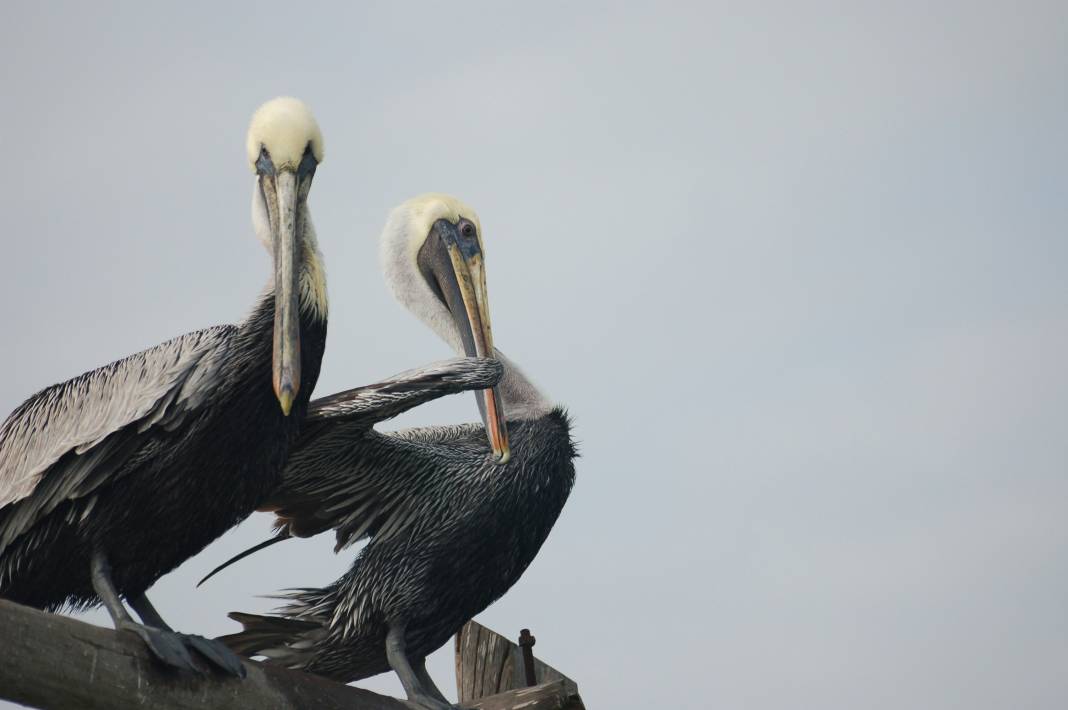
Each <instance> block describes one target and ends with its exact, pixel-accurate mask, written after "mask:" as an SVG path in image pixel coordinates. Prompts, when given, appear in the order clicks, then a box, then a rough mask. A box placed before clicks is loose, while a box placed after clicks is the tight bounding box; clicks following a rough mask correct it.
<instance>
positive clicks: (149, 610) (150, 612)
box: [126, 594, 174, 631]
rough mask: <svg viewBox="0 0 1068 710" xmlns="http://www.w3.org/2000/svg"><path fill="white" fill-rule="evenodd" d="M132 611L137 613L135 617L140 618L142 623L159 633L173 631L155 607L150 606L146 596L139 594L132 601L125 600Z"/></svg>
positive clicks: (150, 603)
mask: <svg viewBox="0 0 1068 710" xmlns="http://www.w3.org/2000/svg"><path fill="white" fill-rule="evenodd" d="M126 601H128V602H129V603H130V606H131V607H133V610H134V611H136V612H137V615H138V616H140V617H141V621H142V622H143V623H146V624H148V625H149V626H154V627H156V628H157V629H160V630H161V631H174V629H172V628H171V627H170V625H169V624H168V623H167V622H166V621H164V620H163V617H162V616H160V615H159V612H158V611H156V607H154V606H152V602H150V601H149V600H148V596H147V595H145V594H140V595H138V596H136V597H134V598H133V599H127V600H126Z"/></svg>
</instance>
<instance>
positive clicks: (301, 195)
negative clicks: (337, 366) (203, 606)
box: [0, 98, 327, 675]
mask: <svg viewBox="0 0 1068 710" xmlns="http://www.w3.org/2000/svg"><path fill="white" fill-rule="evenodd" d="M247 148H248V160H249V165H250V166H251V168H252V170H253V172H254V173H255V174H256V178H255V185H254V188H253V204H252V216H253V222H254V224H255V230H256V233H257V235H258V237H259V238H260V240H261V241H262V242H263V243H264V245H265V246H266V247H267V249H268V251H269V252H270V253H271V255H272V257H273V259H274V279H273V285H270V286H269V287H268V288H267V289H266V291H265V292H264V294H263V295H262V296H261V297H260V299H259V300H258V302H257V303H256V305H255V306H254V307H253V309H252V312H251V313H250V314H249V316H248V317H247V318H246V319H245V320H244V321H243V322H241V323H239V324H237V325H222V326H216V327H213V328H207V329H205V330H199V331H196V332H193V333H188V334H186V335H183V336H180V337H178V338H175V339H173V340H169V341H167V342H165V343H163V344H162V345H158V346H156V347H154V348H150V349H148V350H145V351H143V352H140V353H137V354H135V355H131V356H129V357H127V358H124V359H122V360H118V361H116V362H113V363H111V364H110V365H105V366H104V367H101V368H98V369H96V370H92V371H90V372H86V373H85V374H83V375H80V376H78V377H75V378H74V379H71V380H68V381H66V382H63V383H60V384H57V385H53V386H51V387H48V388H46V389H44V390H41V391H40V392H38V393H37V394H35V395H33V396H32V397H30V398H29V399H28V400H26V401H25V402H24V403H23V404H22V405H21V406H19V407H18V409H16V410H15V411H14V412H13V413H12V414H11V416H9V417H8V418H7V420H6V421H5V422H4V423H3V425H0V596H3V597H7V598H8V599H12V600H14V601H17V602H20V603H23V604H29V605H32V606H35V607H39V608H43V609H48V610H56V609H59V608H62V607H64V606H67V607H70V608H73V609H79V608H86V607H90V606H95V605H97V604H100V603H103V604H104V606H105V607H107V610H108V612H109V613H110V615H111V617H112V620H113V622H114V624H115V627H116V628H118V629H125V630H129V631H132V632H134V633H136V634H138V635H139V636H140V637H141V638H142V639H143V640H144V641H145V642H146V643H147V644H148V646H149V647H150V648H151V649H152V651H153V652H154V653H155V654H156V656H157V657H159V658H160V659H161V660H162V661H163V662H165V663H167V664H170V665H172V666H176V667H179V668H186V669H196V668H197V667H196V666H195V665H194V664H193V661H192V657H191V655H190V653H189V650H188V648H193V649H196V650H197V651H198V652H200V654H201V655H203V656H204V657H206V658H207V659H208V660H209V661H211V662H212V663H214V664H215V665H216V666H218V667H220V668H222V669H223V670H225V671H228V672H230V673H233V674H236V675H243V674H244V669H243V667H242V666H241V663H240V660H239V659H238V658H237V657H236V656H235V655H234V654H233V653H232V652H230V651H229V650H228V649H226V648H225V647H224V646H222V644H219V643H217V642H213V641H208V640H207V639H204V638H201V637H198V636H189V635H185V634H177V633H175V632H173V631H171V629H170V628H169V627H168V626H167V625H166V623H165V622H164V621H163V619H161V618H160V616H159V614H158V613H157V612H156V610H155V609H154V608H153V607H152V604H151V603H150V602H149V600H148V598H147V597H146V596H145V590H146V589H147V588H148V587H149V586H151V585H152V584H153V583H154V582H155V581H156V580H157V579H159V578H160V577H161V576H162V575H164V574H166V573H167V572H169V571H171V570H172V569H174V568H175V567H177V566H178V565H179V564H181V563H182V562H183V561H184V560H186V559H187V558H189V557H191V556H193V555H195V554H197V553H198V552H200V551H201V550H202V549H204V547H205V546H206V545H207V544H208V543H210V542H211V541H212V540H214V539H215V538H217V537H218V536H219V535H221V534H222V533H223V532H225V531H226V530H228V529H229V528H230V527H232V526H233V525H235V524H237V523H238V522H239V521H241V520H242V519H244V518H245V517H246V516H248V515H249V514H250V513H252V511H253V510H254V509H255V508H256V506H257V505H259V504H260V503H262V502H263V499H264V497H265V496H266V495H267V493H269V492H270V491H271V490H273V489H274V487H275V486H276V485H277V484H278V482H279V481H280V480H281V473H282V467H283V466H284V464H285V462H286V459H287V458H288V456H289V451H290V447H291V445H292V443H293V441H294V440H295V438H296V435H297V431H298V429H299V427H300V424H301V421H302V420H303V418H304V415H305V411H306V408H307V402H308V398H309V395H310V393H311V391H312V390H313V389H314V387H315V382H316V380H317V379H318V376H319V364H320V361H321V359H322V356H323V348H324V346H325V342H326V317H327V302H326V285H325V279H324V272H323V266H322V257H321V255H320V254H319V250H318V247H317V245H316V240H315V232H314V230H313V228H312V224H311V220H310V218H309V215H308V207H307V197H308V190H309V189H310V188H311V183H312V178H313V177H314V175H315V169H316V167H317V166H318V164H319V163H320V162H321V161H322V159H323V139H322V135H321V134H320V132H319V127H318V125H317V123H316V121H315V118H314V117H313V116H312V114H311V112H310V111H309V110H308V108H307V107H306V106H305V105H304V104H303V103H301V102H300V101H297V100H296V99H291V98H279V99H274V100H273V101H270V102H268V103H266V104H264V105H263V106H262V107H261V108H260V109H259V110H257V111H256V113H255V115H254V116H253V118H252V123H251V126H250V128H249V132H248V143H247ZM122 598H125V599H126V601H127V602H128V603H129V604H130V606H131V607H132V608H133V609H134V611H136V612H137V614H138V616H139V617H140V618H141V620H142V622H144V623H142V624H138V623H136V622H134V621H133V619H132V618H131V617H130V615H129V614H128V613H127V611H126V609H125V608H124V606H123V603H122Z"/></svg>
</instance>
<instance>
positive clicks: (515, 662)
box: [456, 621, 583, 710]
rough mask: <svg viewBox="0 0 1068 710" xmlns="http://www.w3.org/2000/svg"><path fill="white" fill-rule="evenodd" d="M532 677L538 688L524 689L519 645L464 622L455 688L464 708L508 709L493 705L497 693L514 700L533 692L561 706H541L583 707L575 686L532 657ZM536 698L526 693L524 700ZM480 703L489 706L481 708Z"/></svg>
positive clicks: (459, 646)
mask: <svg viewBox="0 0 1068 710" xmlns="http://www.w3.org/2000/svg"><path fill="white" fill-rule="evenodd" d="M534 675H535V679H536V682H537V683H539V685H537V686H535V687H534V688H526V687H525V686H526V680H525V677H524V673H523V657H522V652H521V650H520V648H519V646H518V645H517V644H515V643H513V642H512V641H510V640H508V639H506V638H505V637H503V636H501V635H500V634H498V633H497V632H495V631H493V630H491V629H488V628H486V627H485V626H483V625H482V624H480V623H478V622H477V621H469V622H467V624H465V625H464V627H463V628H462V629H460V632H459V633H457V634H456V689H457V694H458V695H459V696H460V702H461V703H463V704H464V707H473V708H474V707H477V708H485V710H490V709H491V708H492V710H498V709H499V708H504V707H508V706H504V705H497V704H494V703H496V701H497V698H500V697H502V696H501V695H500V694H501V693H505V694H507V695H508V696H509V697H518V696H517V693H523V692H528V691H534V690H536V689H542V690H541V691H540V692H541V693H546V694H554V697H556V698H558V699H559V701H560V702H561V703H564V704H561V705H546V706H545V707H552V708H568V709H569V710H571V709H572V708H575V709H580V708H582V707H583V705H582V700H581V699H580V698H579V693H578V685H577V684H576V683H575V681H573V680H571V679H570V678H568V677H567V676H565V675H564V674H563V673H561V672H560V671H558V670H556V669H555V668H553V667H552V666H550V665H549V664H547V663H544V662H542V661H541V660H539V659H538V658H535V659H534ZM508 691H513V692H508ZM538 697H541V696H540V695H539V694H538V693H534V694H533V695H531V694H529V693H528V695H527V696H526V700H527V701H528V702H530V701H534V700H535V699H537V698H538ZM483 699H485V700H483ZM484 702H488V703H490V704H488V705H484V704H482V703H484ZM523 707H526V706H523ZM539 707H541V706H539Z"/></svg>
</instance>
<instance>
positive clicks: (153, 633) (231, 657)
mask: <svg viewBox="0 0 1068 710" xmlns="http://www.w3.org/2000/svg"><path fill="white" fill-rule="evenodd" d="M119 628H120V629H122V630H123V631H132V632H133V633H135V634H137V635H138V636H139V637H141V640H142V641H144V642H145V645H146V646H148V648H149V650H151V651H152V654H153V655H154V656H155V657H156V658H158V659H159V660H160V662H162V663H164V664H166V665H168V666H170V667H171V668H177V669H178V670H183V671H189V672H192V673H196V674H197V675H203V674H204V671H203V670H201V669H200V667H199V666H198V665H197V664H196V663H194V662H193V656H192V655H191V654H190V653H189V649H194V650H195V651H197V653H199V654H200V655H201V656H202V657H203V658H204V659H205V660H207V661H208V662H210V663H211V664H212V665H214V666H215V667H216V668H217V669H219V670H221V671H222V672H224V673H227V674H229V675H232V676H235V677H237V678H244V677H245V674H246V671H245V666H243V665H242V664H241V659H240V658H238V657H237V655H236V654H234V652H233V651H231V650H230V649H228V648H227V647H226V646H224V645H222V644H221V643H219V642H218V641H212V640H210V639H206V638H204V637H203V636H194V635H192V634H180V633H177V632H174V631H160V630H159V629H154V628H152V627H151V626H144V625H142V624H138V623H135V622H133V621H130V622H126V623H122V624H120V626H119Z"/></svg>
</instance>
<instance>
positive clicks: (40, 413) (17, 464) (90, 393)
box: [0, 326, 234, 506]
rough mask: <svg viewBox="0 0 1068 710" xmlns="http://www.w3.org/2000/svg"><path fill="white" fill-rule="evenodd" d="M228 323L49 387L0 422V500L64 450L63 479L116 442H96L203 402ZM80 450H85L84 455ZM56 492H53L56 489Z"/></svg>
mask: <svg viewBox="0 0 1068 710" xmlns="http://www.w3.org/2000/svg"><path fill="white" fill-rule="evenodd" d="M233 329H234V326H216V327H214V328H207V329H204V330H200V331H196V332H194V333H189V334H187V335H183V336H181V337H179V338H175V339H174V340H170V341H168V342H166V343H163V344H162V345H158V346H156V347H154V348H150V349H148V350H144V351H142V352H140V353H137V354H135V355H131V356H129V357H127V358H125V359H123V360H119V361H117V362H114V363H111V364H110V365H105V366H104V367H101V368H98V369H96V370H92V371H90V372H87V373H85V374H83V375H81V376H79V377H75V378H74V379H71V380H68V381H67V382H63V383H60V384H57V385H53V386H52V387H48V388H46V389H44V390H42V391H41V392H38V393H37V394H36V395H34V396H33V397H31V398H30V399H28V400H27V401H26V402H25V403H23V404H22V405H21V406H20V407H19V408H18V409H16V410H15V411H14V412H13V413H12V414H11V416H9V417H8V418H7V421H5V422H4V423H3V425H0V506H4V505H7V504H9V503H12V502H14V501H18V500H20V499H22V498H25V497H26V496H28V495H29V494H30V493H32V492H33V491H34V489H35V488H37V486H38V485H39V483H40V482H41V481H42V477H43V476H44V473H45V472H46V471H47V470H49V468H50V467H52V466H53V465H55V464H56V463H57V462H58V461H59V460H60V459H62V458H63V457H64V456H65V455H67V454H68V453H72V452H73V453H74V454H76V455H77V456H76V457H75V458H74V459H73V460H72V461H71V465H70V468H69V470H68V471H66V472H65V475H64V476H63V477H62V478H63V479H65V480H64V481H55V482H54V483H52V485H54V486H69V485H70V484H71V483H72V481H71V480H70V479H71V477H72V476H73V477H75V478H76V479H77V480H85V479H86V478H87V477H89V476H91V472H92V471H93V470H94V469H96V468H98V466H99V464H100V462H101V461H102V460H103V459H107V458H109V457H113V456H115V455H116V454H117V453H118V449H122V448H124V446H123V442H116V441H112V442H109V443H108V445H106V446H102V443H104V442H106V441H107V440H108V437H109V435H111V434H113V433H115V432H117V431H119V430H121V429H123V428H125V427H127V426H129V425H131V424H134V423H135V422H139V424H138V431H139V432H144V431H146V430H147V429H149V428H150V427H153V426H157V425H163V426H168V427H172V426H174V424H175V423H176V418H177V417H180V416H181V413H182V412H185V411H188V410H189V409H190V408H196V407H199V406H200V405H202V404H203V402H204V398H205V397H206V396H207V395H208V394H209V393H210V392H211V390H212V389H213V387H210V386H209V383H211V384H218V383H217V382H216V381H215V380H217V376H218V366H219V364H220V363H221V358H222V357H223V355H224V354H225V349H226V344H227V342H228V336H229V335H230V334H231V333H232V331H233ZM86 454H91V455H89V456H86ZM56 492H57V493H58V491H56Z"/></svg>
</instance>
